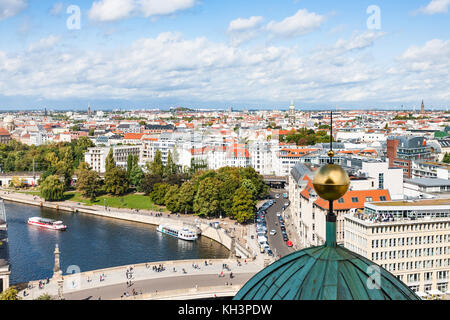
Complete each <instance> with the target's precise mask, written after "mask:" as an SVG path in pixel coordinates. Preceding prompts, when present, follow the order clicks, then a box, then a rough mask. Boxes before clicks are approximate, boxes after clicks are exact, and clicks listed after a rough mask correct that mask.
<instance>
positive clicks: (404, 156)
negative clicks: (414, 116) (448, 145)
mask: <svg viewBox="0 0 450 320" xmlns="http://www.w3.org/2000/svg"><path fill="white" fill-rule="evenodd" d="M386 156H387V158H388V159H389V167H391V168H392V167H396V168H402V169H403V174H404V176H405V178H409V179H411V178H412V161H414V160H431V159H432V155H431V148H430V147H428V146H427V143H426V140H425V138H424V137H415V136H397V137H390V138H389V139H388V140H387V150H386Z"/></svg>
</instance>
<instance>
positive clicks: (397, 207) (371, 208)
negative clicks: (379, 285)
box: [344, 199, 450, 293]
mask: <svg viewBox="0 0 450 320" xmlns="http://www.w3.org/2000/svg"><path fill="white" fill-rule="evenodd" d="M344 245H345V247H346V248H348V249H350V250H352V251H354V252H356V253H358V254H360V255H362V256H364V257H366V258H367V259H370V260H372V261H373V262H374V263H376V264H378V265H380V266H381V267H383V268H385V269H386V270H388V271H389V272H391V273H392V274H394V275H395V276H397V277H398V278H399V279H400V280H401V281H403V282H405V283H406V284H407V285H408V286H409V287H410V288H411V289H412V290H414V291H416V292H419V291H421V292H432V291H433V290H439V291H441V292H443V293H445V292H446V291H447V290H448V289H449V270H450V200H449V199H440V200H420V201H416V202H412V201H411V202H398V201H397V202H385V203H366V205H365V209H364V212H363V213H356V214H346V215H345V238H344Z"/></svg>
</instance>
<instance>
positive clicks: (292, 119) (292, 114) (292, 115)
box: [289, 101, 296, 127]
mask: <svg viewBox="0 0 450 320" xmlns="http://www.w3.org/2000/svg"><path fill="white" fill-rule="evenodd" d="M295 120H296V119H295V106H294V101H291V105H290V106H289V126H290V127H295Z"/></svg>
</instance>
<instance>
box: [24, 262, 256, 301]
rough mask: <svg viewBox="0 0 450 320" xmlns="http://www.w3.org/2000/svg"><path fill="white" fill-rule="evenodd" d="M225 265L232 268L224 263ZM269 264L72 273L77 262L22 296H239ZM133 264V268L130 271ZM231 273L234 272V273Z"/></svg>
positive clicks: (143, 267)
mask: <svg viewBox="0 0 450 320" xmlns="http://www.w3.org/2000/svg"><path fill="white" fill-rule="evenodd" d="M205 261H206V262H207V265H206V264H205ZM238 261H239V263H238ZM224 264H226V265H227V266H228V268H229V269H228V268H224V267H223V265H224ZM160 265H163V266H164V270H163V271H155V270H154V267H156V268H157V267H158V266H160ZM263 267H264V265H263V263H262V261H261V259H256V260H252V261H248V260H246V259H240V260H237V259H214V260H210V259H207V260H181V261H165V262H151V263H143V264H136V265H128V266H121V267H114V268H108V269H101V270H94V271H87V272H80V273H70V270H69V269H71V270H75V271H76V269H77V268H76V266H71V267H69V268H68V271H69V272H67V273H68V274H65V275H62V276H58V275H57V274H55V276H54V277H53V278H51V279H49V282H48V283H46V284H44V285H43V286H41V287H40V286H39V281H32V282H29V286H30V287H31V288H27V289H24V290H21V291H20V292H19V296H20V297H21V298H22V299H24V300H33V299H36V298H38V297H39V296H41V295H43V294H49V295H50V296H53V297H54V298H55V299H58V298H59V299H61V298H63V299H68V300H98V299H103V300H116V299H118V300H120V299H124V300H130V299H136V300H192V299H205V298H214V297H233V296H234V295H235V294H236V293H237V292H238V291H239V289H240V288H241V287H242V286H243V285H244V284H245V283H246V282H247V281H248V280H249V279H250V278H251V277H252V276H254V275H255V274H256V273H257V272H259V271H260V270H261V269H262V268H263ZM131 268H132V269H131ZM130 269H131V270H132V271H131V272H127V271H129V270H130ZM183 269H184V272H183ZM230 273H232V274H233V277H232V278H231V277H230ZM219 275H222V276H220V277H219ZM42 282H45V280H44V281H42ZM130 282H131V283H130ZM24 293H25V294H24Z"/></svg>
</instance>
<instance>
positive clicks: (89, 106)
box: [88, 104, 91, 117]
mask: <svg viewBox="0 0 450 320" xmlns="http://www.w3.org/2000/svg"><path fill="white" fill-rule="evenodd" d="M90 116H91V105H90V104H88V117H90Z"/></svg>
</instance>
